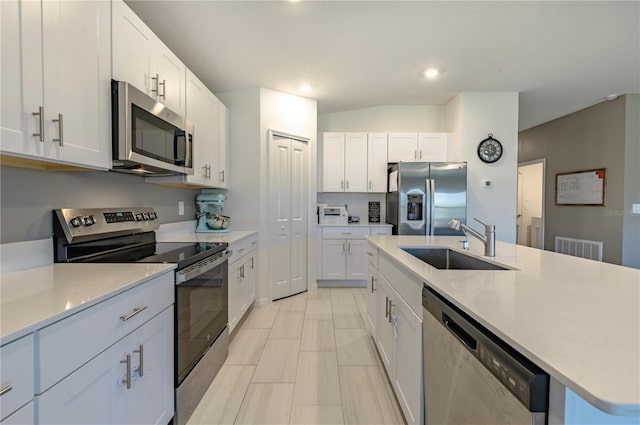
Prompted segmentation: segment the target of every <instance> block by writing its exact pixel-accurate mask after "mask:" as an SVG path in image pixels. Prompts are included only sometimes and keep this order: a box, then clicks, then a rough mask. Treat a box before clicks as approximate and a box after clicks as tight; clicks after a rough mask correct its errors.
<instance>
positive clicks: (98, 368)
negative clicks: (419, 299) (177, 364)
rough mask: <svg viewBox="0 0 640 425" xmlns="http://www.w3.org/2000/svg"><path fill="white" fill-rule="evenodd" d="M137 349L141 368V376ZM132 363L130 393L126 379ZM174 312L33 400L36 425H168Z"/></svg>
mask: <svg viewBox="0 0 640 425" xmlns="http://www.w3.org/2000/svg"><path fill="white" fill-rule="evenodd" d="M140 344H142V345H143V350H142V357H143V360H144V363H143V365H144V367H143V370H142V374H141V373H140V369H139V365H140V352H134V350H139V348H140ZM127 355H129V356H130V361H131V388H127V385H126V384H125V383H124V382H123V380H124V379H125V378H126V376H127V374H126V371H127V367H126V363H123V362H125V361H126V358H127ZM173 368H174V364H173V308H172V307H170V308H167V309H165V310H164V311H163V312H162V313H160V314H159V315H158V316H156V317H155V318H153V319H151V320H149V321H148V322H146V323H145V324H144V325H142V326H141V327H139V328H138V329H137V330H135V331H134V332H133V333H131V334H130V335H129V336H127V337H125V338H124V339H122V340H120V342H118V343H116V344H115V345H113V346H111V348H109V349H107V350H106V351H103V352H102V353H101V354H99V355H98V356H97V357H95V358H93V359H92V360H91V361H89V362H88V363H86V364H85V365H84V366H82V367H81V368H79V369H77V370H76V371H75V372H73V373H72V374H71V375H69V376H68V377H66V378H65V379H63V380H62V381H61V382H59V383H57V384H56V385H54V386H53V387H51V388H50V389H49V390H47V391H45V392H44V393H43V394H41V395H38V396H37V400H38V403H37V405H38V417H39V423H40V424H90V423H114V424H141V423H167V422H168V421H169V420H170V419H171V418H172V417H173V412H174V390H175V388H174V386H173Z"/></svg>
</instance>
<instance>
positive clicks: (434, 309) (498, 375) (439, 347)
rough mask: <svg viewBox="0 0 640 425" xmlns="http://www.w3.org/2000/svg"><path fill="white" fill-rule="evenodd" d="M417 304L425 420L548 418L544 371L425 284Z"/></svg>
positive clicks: (539, 423)
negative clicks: (420, 312) (419, 308)
mask: <svg viewBox="0 0 640 425" xmlns="http://www.w3.org/2000/svg"><path fill="white" fill-rule="evenodd" d="M422 305H423V308H424V314H423V331H422V332H423V348H424V350H423V361H424V368H423V370H424V409H425V415H424V417H425V424H426V425H436V424H438V425H441V424H446V425H458V424H460V425H462V424H469V425H470V424H473V425H483V424H486V425H500V424H505V425H506V424H509V425H515V424H528V425H531V424H534V425H543V424H546V423H547V412H548V405H549V375H548V374H546V373H545V372H544V371H542V370H541V369H540V368H538V367H537V366H536V365H534V364H533V363H531V362H530V361H528V360H527V359H526V358H524V357H523V356H522V355H520V354H519V353H517V352H516V351H515V350H514V349H513V348H511V347H509V346H508V345H507V344H505V343H504V342H503V341H502V340H500V339H499V338H497V337H496V336H495V335H493V334H491V332H489V331H488V330H487V329H485V328H483V327H482V325H480V324H479V323H477V322H476V321H474V320H473V319H472V318H470V317H469V316H468V315H466V314H465V313H464V312H462V311H460V309H458V308H457V307H455V306H454V305H452V304H451V303H450V302H449V301H447V300H446V299H445V298H443V297H442V296H441V295H440V294H438V293H437V292H435V291H434V290H433V289H431V288H428V287H426V286H425V287H424V288H423V290H422Z"/></svg>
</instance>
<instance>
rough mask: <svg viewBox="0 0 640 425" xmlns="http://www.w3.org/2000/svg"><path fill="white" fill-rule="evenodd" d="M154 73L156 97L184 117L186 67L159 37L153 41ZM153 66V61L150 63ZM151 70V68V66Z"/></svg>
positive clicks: (152, 76)
mask: <svg viewBox="0 0 640 425" xmlns="http://www.w3.org/2000/svg"><path fill="white" fill-rule="evenodd" d="M154 57H155V65H156V68H155V70H156V72H155V75H153V73H152V75H151V78H152V79H154V78H155V80H153V82H154V83H155V85H156V87H155V89H156V90H157V99H158V101H159V102H161V103H163V104H165V105H166V106H167V107H168V108H169V109H171V110H172V111H173V112H175V113H176V114H178V115H180V116H183V117H184V109H185V108H184V99H185V96H184V94H185V93H184V90H185V78H186V67H185V66H184V64H183V63H182V61H181V60H180V59H179V58H178V57H177V56H176V55H174V54H173V52H172V51H171V50H169V48H168V47H167V46H165V45H164V44H163V43H162V41H160V39H158V38H156V42H155V55H154ZM152 66H153V63H152ZM152 70H153V68H152Z"/></svg>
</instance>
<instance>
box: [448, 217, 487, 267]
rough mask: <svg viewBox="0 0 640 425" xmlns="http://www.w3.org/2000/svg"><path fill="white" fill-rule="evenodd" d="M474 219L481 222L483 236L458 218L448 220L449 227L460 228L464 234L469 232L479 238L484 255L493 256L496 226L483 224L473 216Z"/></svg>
mask: <svg viewBox="0 0 640 425" xmlns="http://www.w3.org/2000/svg"><path fill="white" fill-rule="evenodd" d="M474 220H475V221H477V222H478V223H480V224H482V225H483V226H484V236H482V235H481V234H480V233H478V232H476V231H475V230H473V229H472V228H471V227H469V226H467V225H466V224H464V223H460V221H459V220H451V221H450V222H449V227H450V228H452V229H455V230H461V229H462V231H463V232H464V233H465V234H469V235H471V236H475V237H476V238H478V239H480V240H481V241H482V243H483V244H484V255H486V256H487V257H495V256H496V226H494V225H493V224H484V223H483V222H481V221H480V220H478V219H477V218H474Z"/></svg>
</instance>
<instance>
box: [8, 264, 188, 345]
mask: <svg viewBox="0 0 640 425" xmlns="http://www.w3.org/2000/svg"><path fill="white" fill-rule="evenodd" d="M157 266H164V267H162V268H160V269H159V270H158V271H157V272H156V273H154V274H152V275H147V276H143V277H141V278H140V279H137V280H135V281H132V282H129V283H128V284H126V285H124V286H121V287H119V288H116V289H114V290H112V291H109V292H105V293H104V294H102V295H99V296H96V297H95V298H92V299H91V300H89V301H86V302H84V303H82V304H79V305H77V306H74V307H72V308H70V309H68V310H64V311H61V312H60V313H58V314H54V315H52V316H49V317H47V318H46V319H42V320H39V321H37V322H34V323H31V324H30V325H27V326H25V327H22V328H20V329H18V330H16V331H13V332H10V333H7V334H6V335H2V336H0V346H3V345H5V344H8V343H10V342H13V341H15V340H17V339H20V338H22V337H24V336H26V335H28V334H30V333H32V332H34V331H36V330H38V329H42V328H44V327H46V326H49V325H51V324H53V323H55V322H58V321H60V320H62V319H64V318H67V317H69V316H72V315H74V314H76V313H78V312H80V311H82V310H85V309H87V308H89V307H91V306H94V305H96V304H98V303H99V302H101V301H104V300H106V299H109V298H111V297H114V296H116V295H118V294H121V293H123V292H125V291H128V290H129V289H133V288H134V287H136V286H138V285H141V284H143V283H145V282H148V281H150V280H152V279H154V278H156V277H158V276H161V275H163V274H165V273H167V272H169V271H171V270H174V269H175V268H176V266H177V265H176V264H157ZM45 267H55V265H51V266H45ZM30 270H34V269H33V268H32V269H30Z"/></svg>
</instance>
